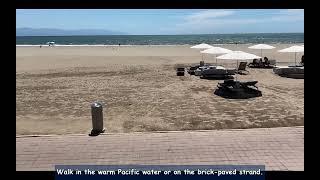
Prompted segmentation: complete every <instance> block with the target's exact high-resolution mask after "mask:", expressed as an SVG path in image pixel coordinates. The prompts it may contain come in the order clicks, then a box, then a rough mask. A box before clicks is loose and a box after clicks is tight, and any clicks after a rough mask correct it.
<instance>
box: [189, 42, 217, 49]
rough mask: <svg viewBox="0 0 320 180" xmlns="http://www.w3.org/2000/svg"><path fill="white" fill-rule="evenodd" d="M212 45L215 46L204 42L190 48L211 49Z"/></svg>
mask: <svg viewBox="0 0 320 180" xmlns="http://www.w3.org/2000/svg"><path fill="white" fill-rule="evenodd" d="M212 47H213V46H210V45H209V44H205V43H202V44H198V45H195V46H192V47H190V48H192V49H209V48H212Z"/></svg>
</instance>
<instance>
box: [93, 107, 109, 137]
mask: <svg viewBox="0 0 320 180" xmlns="http://www.w3.org/2000/svg"><path fill="white" fill-rule="evenodd" d="M91 115H92V130H91V133H90V134H89V135H90V136H97V135H99V134H100V133H103V132H104V131H105V129H104V127H103V108H102V104H101V103H99V102H95V103H93V104H92V105H91Z"/></svg>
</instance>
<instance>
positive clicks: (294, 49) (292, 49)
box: [278, 46, 304, 64]
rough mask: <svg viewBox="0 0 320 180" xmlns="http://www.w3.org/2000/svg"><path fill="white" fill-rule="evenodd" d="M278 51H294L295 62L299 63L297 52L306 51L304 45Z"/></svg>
mask: <svg viewBox="0 0 320 180" xmlns="http://www.w3.org/2000/svg"><path fill="white" fill-rule="evenodd" d="M278 52H294V63H295V64H297V53H299V52H304V46H291V47H288V48H285V49H281V50H279V51H278Z"/></svg>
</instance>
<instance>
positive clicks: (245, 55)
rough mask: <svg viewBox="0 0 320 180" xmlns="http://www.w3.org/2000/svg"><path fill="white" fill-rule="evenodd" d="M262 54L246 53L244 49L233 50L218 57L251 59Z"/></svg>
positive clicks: (257, 57)
mask: <svg viewBox="0 0 320 180" xmlns="http://www.w3.org/2000/svg"><path fill="white" fill-rule="evenodd" d="M259 58H261V57H260V56H256V55H254V54H250V53H246V52H243V51H232V52H230V53H227V54H224V55H221V56H218V57H217V59H225V60H249V59H259Z"/></svg>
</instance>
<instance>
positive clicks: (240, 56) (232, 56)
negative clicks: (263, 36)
mask: <svg viewBox="0 0 320 180" xmlns="http://www.w3.org/2000/svg"><path fill="white" fill-rule="evenodd" d="M258 58H261V57H259V56H256V55H254V54H250V53H246V52H243V51H232V52H230V53H227V54H223V55H221V56H218V57H217V59H224V60H237V66H238V64H239V63H238V61H239V60H251V59H258ZM236 77H237V76H236Z"/></svg>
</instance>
